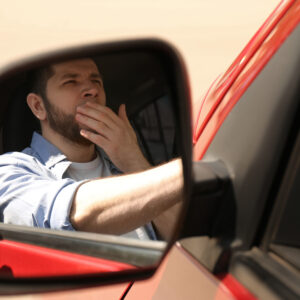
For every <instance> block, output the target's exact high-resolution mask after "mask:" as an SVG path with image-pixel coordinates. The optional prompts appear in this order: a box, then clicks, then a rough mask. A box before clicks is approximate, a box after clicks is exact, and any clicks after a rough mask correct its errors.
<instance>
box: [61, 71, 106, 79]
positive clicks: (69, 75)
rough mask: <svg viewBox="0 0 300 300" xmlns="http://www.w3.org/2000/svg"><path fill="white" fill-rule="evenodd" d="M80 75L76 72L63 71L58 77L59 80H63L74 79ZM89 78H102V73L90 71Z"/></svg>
mask: <svg viewBox="0 0 300 300" xmlns="http://www.w3.org/2000/svg"><path fill="white" fill-rule="evenodd" d="M78 77H80V74H77V73H65V74H63V75H62V76H61V77H60V80H64V79H69V78H72V79H75V78H78ZM90 78H99V79H103V78H102V75H101V74H100V73H91V75H90Z"/></svg>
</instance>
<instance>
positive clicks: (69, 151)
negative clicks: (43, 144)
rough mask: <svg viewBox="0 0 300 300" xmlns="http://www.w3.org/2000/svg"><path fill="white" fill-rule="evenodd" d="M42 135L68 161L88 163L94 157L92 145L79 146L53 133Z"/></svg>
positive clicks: (48, 132)
mask: <svg viewBox="0 0 300 300" xmlns="http://www.w3.org/2000/svg"><path fill="white" fill-rule="evenodd" d="M42 135H43V137H44V138H45V139H46V140H48V141H49V142H50V143H52V144H53V145H54V146H55V147H57V148H58V149H59V150H60V151H61V152H62V153H63V154H64V155H65V156H66V157H67V159H68V160H69V161H72V162H89V161H92V160H93V159H95V157H96V151H95V145H94V144H90V145H80V144H77V143H74V142H72V141H70V140H69V139H67V138H65V137H63V136H61V135H60V134H58V133H56V132H53V131H47V132H43V134H42Z"/></svg>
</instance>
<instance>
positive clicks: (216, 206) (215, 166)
mask: <svg viewBox="0 0 300 300" xmlns="http://www.w3.org/2000/svg"><path fill="white" fill-rule="evenodd" d="M192 170H193V186H192V196H191V200H190V203H189V207H188V210H187V215H186V222H185V226H184V228H183V230H182V232H181V236H180V238H181V241H180V243H181V244H182V246H183V247H184V248H185V249H186V250H188V251H189V252H191V253H192V254H193V253H195V255H194V256H195V257H196V258H198V259H199V260H200V261H201V263H204V265H206V266H207V267H208V268H209V269H211V270H212V271H215V270H219V269H222V267H221V266H218V265H217V262H218V261H220V260H222V261H224V259H223V257H224V256H225V257H227V259H228V257H230V252H231V250H230V249H231V246H230V245H231V244H232V241H233V239H234V236H235V219H236V205H235V198H234V192H233V186H232V182H231V178H230V175H229V172H228V170H227V167H226V166H225V164H224V163H223V162H222V161H212V162H204V161H200V162H193V166H192ZM221 237H222V238H221ZM199 245H201V247H200V248H201V249H202V250H201V253H200V250H199V249H200V248H199ZM195 250H196V251H195ZM197 255H198V257H197ZM199 256H200V257H201V258H203V257H206V258H208V257H209V258H208V259H204V260H203V259H200V257H199ZM222 265H223V264H222Z"/></svg>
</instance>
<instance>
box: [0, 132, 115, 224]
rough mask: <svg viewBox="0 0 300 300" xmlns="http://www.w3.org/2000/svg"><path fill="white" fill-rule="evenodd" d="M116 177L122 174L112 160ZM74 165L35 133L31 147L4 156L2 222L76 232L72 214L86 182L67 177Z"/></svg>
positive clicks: (0, 201) (1, 165) (0, 170)
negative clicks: (77, 193)
mask: <svg viewBox="0 0 300 300" xmlns="http://www.w3.org/2000/svg"><path fill="white" fill-rule="evenodd" d="M103 158H104V159H105V160H106V163H108V164H109V166H110V168H111V173H112V174H117V173H119V171H118V169H116V168H115V167H114V166H113V164H112V163H111V162H110V161H109V159H108V158H107V157H106V156H105V155H103ZM70 164H71V162H70V161H68V160H67V158H66V156H65V155H64V154H63V153H61V152H60V151H59V150H58V149H57V148H56V147H55V146H54V145H52V144H51V143H49V142H48V141H47V140H46V139H44V138H43V137H42V136H41V135H39V134H38V133H36V132H35V133H34V134H33V137H32V141H31V145H30V147H28V148H26V149H25V150H23V151H22V152H10V153H6V154H3V155H1V156H0V222H4V223H7V224H17V225H25V226H36V227H42V228H52V229H65V230H74V228H73V227H72V225H71V223H70V220H69V215H70V209H71V205H72V200H73V196H74V193H75V192H76V189H77V188H78V187H79V185H81V184H82V182H83V181H79V182H76V181H74V180H73V179H70V178H63V177H64V173H65V172H66V170H67V169H68V167H69V166H70Z"/></svg>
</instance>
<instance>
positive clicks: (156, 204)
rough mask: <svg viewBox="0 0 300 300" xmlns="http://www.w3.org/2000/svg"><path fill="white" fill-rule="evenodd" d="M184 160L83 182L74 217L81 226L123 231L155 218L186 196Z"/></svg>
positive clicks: (112, 231) (111, 231) (73, 209)
mask: <svg viewBox="0 0 300 300" xmlns="http://www.w3.org/2000/svg"><path fill="white" fill-rule="evenodd" d="M182 191H183V175H182V165H181V160H179V159H178V160H175V161H172V162H170V163H167V164H165V165H162V166H159V167H155V168H153V169H150V170H147V171H144V172H140V173H135V174H130V175H123V176H118V177H111V178H104V179H96V180H92V181H89V182H86V183H84V184H82V185H81V186H80V187H79V188H78V190H77V192H76V195H75V197H74V201H73V206H72V209H71V214H70V220H71V223H72V224H73V226H74V227H75V228H76V229H77V230H82V231H91V232H98V233H106V234H123V233H126V232H129V231H131V230H134V229H135V228H138V227H140V226H142V225H144V224H146V223H148V222H149V221H151V220H153V219H154V218H155V217H157V216H158V215H159V214H161V213H162V212H163V211H165V210H166V209H168V208H170V207H171V206H173V205H174V204H176V203H178V202H179V201H180V200H181V199H182Z"/></svg>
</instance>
